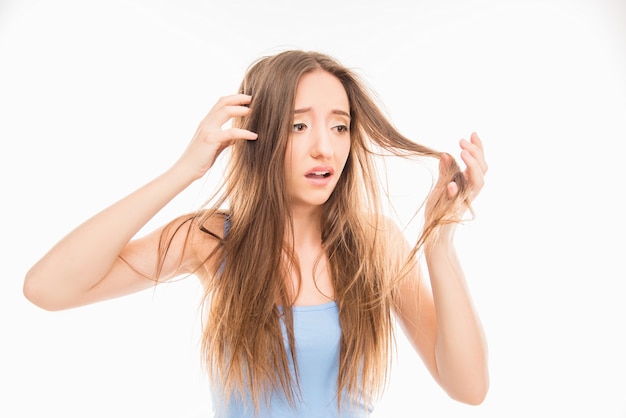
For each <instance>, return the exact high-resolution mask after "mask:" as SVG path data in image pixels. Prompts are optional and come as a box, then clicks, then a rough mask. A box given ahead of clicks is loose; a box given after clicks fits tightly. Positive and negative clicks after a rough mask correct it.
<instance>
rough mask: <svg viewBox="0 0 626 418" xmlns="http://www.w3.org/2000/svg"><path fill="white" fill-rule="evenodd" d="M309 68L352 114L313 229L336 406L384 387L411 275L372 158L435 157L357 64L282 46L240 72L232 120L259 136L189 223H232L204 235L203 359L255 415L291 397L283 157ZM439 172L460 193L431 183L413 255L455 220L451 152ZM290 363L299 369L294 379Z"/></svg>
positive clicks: (236, 152)
mask: <svg viewBox="0 0 626 418" xmlns="http://www.w3.org/2000/svg"><path fill="white" fill-rule="evenodd" d="M312 71H326V72H328V73H330V74H332V75H333V76H335V77H337V79H339V81H340V82H341V84H342V85H343V87H344V88H345V91H346V93H347V96H348V100H349V105H350V116H351V122H350V141H351V146H350V151H349V155H348V158H347V162H346V164H345V167H344V169H343V172H342V174H341V176H340V178H339V180H338V182H337V185H336V188H335V190H334V191H333V193H332V194H331V196H330V198H329V199H328V200H327V201H326V202H325V203H324V205H323V207H322V215H321V225H320V226H321V231H322V246H323V249H324V251H325V255H326V256H327V259H328V265H329V269H330V273H331V277H332V281H333V286H334V290H335V300H336V303H337V306H338V310H339V321H340V325H341V342H340V355H339V374H338V381H337V402H338V407H339V408H341V405H342V402H343V401H349V402H357V401H365V402H370V401H372V400H373V399H374V398H375V397H376V396H378V395H379V394H380V393H381V391H382V389H383V387H384V385H385V383H386V381H387V374H388V369H389V358H390V354H391V352H390V351H391V348H392V343H393V321H392V313H391V311H392V307H393V301H394V292H395V289H397V286H396V285H397V282H398V280H399V279H400V278H401V277H402V276H403V274H404V273H405V272H406V271H408V268H407V265H408V264H407V263H408V261H407V263H403V262H401V260H399V258H398V254H399V253H400V251H395V250H394V248H397V247H398V244H397V243H395V242H391V241H392V240H390V239H389V238H388V237H389V228H390V226H389V222H388V221H387V220H386V218H385V217H384V216H383V215H382V214H383V210H382V204H381V192H380V189H379V186H378V182H379V177H378V175H377V173H376V165H375V158H376V157H377V156H379V155H381V153H385V154H390V155H395V156H401V157H413V156H417V157H432V158H441V156H442V155H443V154H442V153H440V152H438V151H435V150H433V149H430V148H428V147H425V146H423V145H420V144H418V143H416V142H414V141H412V140H410V139H408V138H406V137H405V136H403V135H402V134H401V133H399V132H398V130H397V129H396V128H395V127H394V126H393V125H392V124H391V123H390V121H389V119H388V118H387V117H386V116H385V114H384V113H383V112H382V111H381V109H380V107H379V106H378V105H377V104H376V102H375V100H374V99H373V95H372V94H371V92H369V91H368V89H367V88H366V86H365V84H364V83H363V81H362V80H360V79H359V77H358V76H357V75H356V74H355V72H353V71H351V70H349V69H348V68H346V67H345V66H343V65H341V64H340V63H339V62H337V61H336V60H335V59H334V58H332V57H330V56H328V55H325V54H321V53H318V52H307V51H299V50H295V51H285V52H281V53H279V54H276V55H273V56H267V57H264V58H262V59H260V60H258V61H257V62H255V63H253V65H252V66H251V67H250V68H249V69H248V71H247V73H246V74H245V77H244V79H243V81H242V83H241V85H240V89H239V92H240V93H243V94H247V95H250V96H252V101H251V103H250V105H249V106H250V112H249V114H248V115H247V116H245V117H242V118H237V119H235V120H234V121H233V126H235V127H239V128H243V129H247V130H250V131H253V132H256V133H257V134H258V139H257V140H256V141H239V142H236V143H235V144H233V145H232V146H231V148H230V158H229V160H228V167H227V173H226V175H225V177H224V182H223V186H222V187H221V188H220V192H219V193H218V194H216V196H217V198H216V199H213V200H212V203H211V204H210V205H209V207H207V208H206V209H205V210H204V211H203V212H202V214H201V217H200V218H196V220H197V221H198V222H197V224H199V225H205V224H208V223H209V220H210V219H215V217H216V216H224V217H227V218H228V222H229V225H230V229H229V231H228V233H227V234H223V233H220V231H212V232H211V233H212V235H214V236H216V235H218V236H219V238H220V243H221V244H220V246H219V248H218V249H217V250H216V253H215V254H214V255H215V257H217V258H218V261H217V262H212V263H210V264H211V265H212V266H213V267H212V268H210V269H209V268H206V269H204V270H202V271H203V272H204V273H206V274H202V275H201V276H202V277H201V278H202V280H203V281H204V284H205V289H206V293H205V296H204V302H206V303H205V304H204V305H205V306H206V321H205V323H204V324H203V326H204V330H203V334H202V355H203V360H204V361H205V364H206V366H207V367H208V369H209V371H210V375H211V376H212V378H213V379H216V380H217V381H219V382H220V386H222V387H223V388H224V393H225V396H236V397H238V398H240V399H246V398H247V396H248V395H247V394H249V396H250V398H251V399H252V403H253V404H254V408H255V410H256V411H259V408H260V405H261V404H262V403H263V402H266V401H268V400H269V397H270V396H271V394H272V393H280V394H282V395H283V396H284V397H285V398H286V399H287V400H288V402H289V403H291V404H292V405H295V403H296V401H297V399H298V396H299V384H298V375H297V362H298V359H297V357H296V351H295V346H296V344H295V341H294V330H293V312H292V306H293V300H294V294H293V290H292V289H291V287H290V285H289V283H290V282H289V281H288V280H287V279H288V278H289V277H291V274H292V272H295V274H296V275H298V274H299V272H300V269H299V264H298V258H297V256H296V254H295V252H294V248H293V236H290V234H291V231H293V228H291V227H290V226H291V223H292V219H291V213H290V210H289V209H290V206H289V194H288V188H287V184H286V179H285V166H284V164H285V153H286V149H287V145H288V141H289V136H290V133H291V130H292V129H291V125H292V123H293V122H292V120H291V116H289V115H292V114H293V110H294V106H295V96H296V88H297V85H298V82H299V80H300V78H301V77H302V76H303V75H304V74H307V73H310V72H312ZM441 175H443V176H445V177H446V180H447V182H452V181H454V182H456V183H457V184H458V186H459V193H458V195H457V197H456V200H455V201H451V200H450V199H447V198H446V197H445V190H437V189H433V190H432V191H431V193H433V192H435V193H439V194H440V196H438V198H437V199H435V202H436V203H435V204H434V206H433V211H432V213H433V216H432V217H430V218H429V219H427V220H426V222H425V224H424V226H423V229H422V232H421V235H420V236H419V237H418V239H417V241H416V244H415V247H414V248H413V252H412V253H411V257H410V259H411V260H414V257H412V256H414V255H415V254H416V252H417V251H418V250H419V249H420V248H421V246H422V245H423V244H424V242H425V241H426V240H427V239H428V238H429V237H431V236H432V234H433V233H436V231H437V228H438V226H440V225H441V224H442V223H447V222H455V221H456V220H455V219H454V218H453V215H454V213H455V210H454V208H455V207H456V205H457V204H458V203H459V202H461V203H462V202H466V201H467V199H466V190H465V183H464V177H463V176H462V174H461V173H460V170H459V168H458V166H457V165H456V163H455V162H454V160H453V161H452V164H451V168H450V169H449V170H448V171H447V172H444V173H441ZM433 197H437V196H433ZM225 205H227V210H226V211H224V206H225ZM205 231H206V230H205ZM298 277H299V276H298ZM300 279H301V278H300ZM281 324H282V325H281ZM283 327H284V328H283ZM283 329H285V330H286V338H287V343H285V340H284V336H283ZM291 365H294V366H296V367H294V368H293V369H295V370H296V373H295V375H294V374H293V371H292V368H291V367H290V366H291Z"/></svg>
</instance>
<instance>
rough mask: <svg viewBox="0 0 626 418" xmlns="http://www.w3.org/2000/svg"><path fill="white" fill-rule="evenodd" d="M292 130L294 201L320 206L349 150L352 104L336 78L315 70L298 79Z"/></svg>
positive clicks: (288, 159) (289, 156) (288, 163)
mask: <svg viewBox="0 0 626 418" xmlns="http://www.w3.org/2000/svg"><path fill="white" fill-rule="evenodd" d="M292 129H293V130H292V132H291V135H290V137H289V143H288V145H287V151H286V153H285V170H286V175H287V182H288V187H289V190H290V194H291V203H292V206H293V207H294V209H296V208H297V207H301V208H303V209H306V208H307V207H309V208H311V207H315V206H321V205H322V204H324V203H325V202H326V201H327V200H328V198H329V197H330V195H331V193H332V192H333V190H334V189H335V186H336V185H337V181H338V180H339V177H340V176H341V173H342V171H343V167H344V166H345V164H346V160H347V158H348V153H349V152H350V104H349V101H348V95H347V94H346V91H345V89H344V88H343V85H342V84H341V82H340V81H339V79H338V78H337V77H335V76H333V75H331V74H330V73H328V72H326V71H323V70H315V71H313V72H310V73H306V74H304V75H303V76H302V77H301V78H300V81H299V82H298V86H297V89H296V105H295V109H294V113H293V126H292Z"/></svg>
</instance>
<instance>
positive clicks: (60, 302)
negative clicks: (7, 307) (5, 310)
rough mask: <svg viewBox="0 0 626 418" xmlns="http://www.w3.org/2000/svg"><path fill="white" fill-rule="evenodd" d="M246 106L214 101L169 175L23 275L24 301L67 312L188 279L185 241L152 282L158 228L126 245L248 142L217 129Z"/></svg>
mask: <svg viewBox="0 0 626 418" xmlns="http://www.w3.org/2000/svg"><path fill="white" fill-rule="evenodd" d="M250 100H251V97H250V96H247V95H242V94H237V95H232V96H226V97H223V98H221V99H220V100H219V101H218V102H217V104H216V105H215V106H214V107H213V108H212V109H211V111H210V112H209V113H208V114H207V116H206V117H205V118H204V119H203V120H202V121H201V122H200V124H199V126H198V129H197V131H196V133H195V135H194V137H193V139H192V140H191V142H190V143H189V145H188V146H187V148H186V149H185V151H184V152H183V154H182V155H181V157H180V158H179V159H178V160H177V161H176V162H175V163H174V164H173V165H172V167H171V168H169V169H168V170H167V171H165V172H164V173H163V174H161V175H160V176H158V177H157V178H155V179H154V180H152V181H151V182H149V183H148V184H146V185H145V186H143V187H141V188H139V189H138V190H136V191H134V192H133V193H131V194H129V195H128V196H126V197H124V198H123V199H121V200H119V201H118V202H116V203H114V204H113V205H111V206H109V207H108V208H106V209H104V210H103V211H101V212H99V213H98V214H96V215H95V216H93V217H91V218H90V219H88V220H87V221H85V222H84V223H82V224H81V225H79V226H78V227H77V228H76V229H74V230H73V231H71V232H70V233H69V234H68V235H66V236H65V237H64V238H62V239H61V240H60V241H59V242H58V243H57V244H56V245H55V246H54V247H53V248H52V249H51V250H50V251H49V252H48V253H47V254H45V255H44V256H43V257H42V258H41V259H40V260H39V261H38V262H37V263H36V264H35V265H34V266H33V267H32V268H31V269H30V270H29V271H28V273H27V274H26V278H25V280H24V288H23V290H24V295H25V296H26V298H28V299H29V300H30V301H31V302H33V303H34V304H36V305H38V306H40V307H42V308H44V309H48V310H60V309H67V308H72V307H76V306H80V305H85V304H89V303H94V302H97V301H101V300H105V299H110V298H113V297H118V296H122V295H125V294H129V293H132V292H136V291H139V290H142V289H145V288H147V287H150V286H152V285H154V280H157V279H158V280H167V279H169V278H171V277H174V276H176V275H178V274H181V273H185V272H188V271H190V269H192V264H193V260H192V259H193V251H185V247H186V245H188V243H189V241H188V240H186V239H182V238H180V237H175V239H174V240H173V241H172V245H171V248H170V253H171V255H170V256H168V257H167V258H166V259H165V264H164V265H163V268H162V270H161V271H160V272H159V274H158V275H157V269H156V265H157V259H158V245H159V238H160V235H161V232H162V230H163V228H159V229H158V230H156V231H154V232H152V233H150V234H148V235H146V236H145V237H142V238H138V239H135V240H133V237H135V235H136V234H137V233H138V232H139V230H140V229H141V228H142V227H143V226H144V225H145V224H146V223H147V222H148V221H149V220H150V219H151V218H152V217H153V216H154V215H156V214H157V213H158V212H159V211H160V210H161V209H162V208H163V207H164V206H165V205H166V204H167V203H168V202H169V201H171V200H172V199H173V198H174V197H175V196H176V195H178V194H179V193H180V192H182V191H183V190H184V189H185V188H186V187H188V186H189V185H190V184H191V183H193V182H194V181H195V180H197V179H199V178H201V177H202V176H203V175H204V174H205V173H206V172H207V171H208V170H209V169H210V168H211V167H212V166H213V163H214V162H215V159H216V158H217V157H218V155H219V154H220V153H221V152H222V151H223V150H224V149H225V148H226V147H228V146H229V145H230V144H231V143H232V142H233V141H235V140H240V139H243V140H254V139H256V137H257V135H256V134H255V133H253V132H250V131H247V130H242V129H236V128H230V129H225V130H223V129H222V125H224V124H225V123H226V122H227V121H228V120H229V119H231V118H233V117H238V116H244V115H247V113H248V112H249V108H248V107H247V106H245V105H247V104H249V103H250ZM176 222H178V223H182V222H183V220H182V219H178V220H176V221H175V223H176ZM173 226H174V227H176V225H173ZM131 240H132V241H131ZM129 263H130V264H129ZM131 264H132V267H131ZM157 276H158V277H157ZM151 279H153V280H151Z"/></svg>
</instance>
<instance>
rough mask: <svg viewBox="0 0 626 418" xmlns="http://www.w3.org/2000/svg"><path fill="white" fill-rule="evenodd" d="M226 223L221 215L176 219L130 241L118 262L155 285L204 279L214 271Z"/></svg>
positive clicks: (211, 214)
mask: <svg viewBox="0 0 626 418" xmlns="http://www.w3.org/2000/svg"><path fill="white" fill-rule="evenodd" d="M225 219H226V216H225V215H224V214H223V213H222V212H211V213H210V212H208V211H200V212H195V213H188V214H185V215H181V216H178V217H176V218H174V219H173V220H171V221H170V222H168V223H166V224H165V225H163V226H162V227H160V228H158V229H156V230H154V231H153V232H151V233H149V234H148V235H146V236H145V237H142V238H139V239H136V240H133V241H131V242H130V243H129V244H128V245H127V246H126V248H125V249H124V251H123V252H122V254H121V256H122V257H121V258H122V260H123V261H125V262H126V263H127V264H129V265H130V266H131V268H133V269H134V270H136V271H138V272H142V273H143V275H144V276H146V277H152V278H153V279H155V280H157V281H163V280H169V279H171V278H173V277H175V276H179V275H183V274H197V275H203V274H205V273H208V272H210V271H211V270H212V267H214V263H215V261H214V260H215V259H216V257H215V255H216V254H217V253H218V252H219V250H220V248H221V245H222V240H223V236H224V232H223V231H224V222H225ZM155 256H156V259H155Z"/></svg>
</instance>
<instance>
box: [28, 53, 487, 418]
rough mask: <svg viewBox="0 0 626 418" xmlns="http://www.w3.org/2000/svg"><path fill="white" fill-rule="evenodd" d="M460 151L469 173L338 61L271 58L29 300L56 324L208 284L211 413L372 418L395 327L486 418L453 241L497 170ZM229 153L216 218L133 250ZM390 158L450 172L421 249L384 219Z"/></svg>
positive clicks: (483, 368) (479, 352) (471, 318)
mask: <svg viewBox="0 0 626 418" xmlns="http://www.w3.org/2000/svg"><path fill="white" fill-rule="evenodd" d="M227 122H232V126H231V127H230V128H226V129H224V128H223V126H224V125H225V124H226V123H227ZM460 146H461V148H462V150H461V158H462V159H463V161H464V163H465V164H466V167H467V168H466V170H465V171H464V172H461V171H460V170H459V168H458V166H457V165H456V163H455V162H454V160H453V158H452V157H450V156H449V155H448V154H445V153H439V152H436V151H434V150H431V149H429V148H427V147H424V146H422V145H418V144H416V143H414V142H412V141H410V140H408V139H407V138H405V137H404V136H402V135H401V134H400V133H399V132H397V131H396V129H395V128H394V127H393V126H392V125H391V124H390V123H389V121H388V120H387V119H385V117H384V116H383V114H382V112H381V111H380V110H379V108H378V107H377V106H376V105H375V103H374V101H373V100H372V99H371V96H370V95H368V93H367V91H366V89H365V88H364V87H363V85H362V84H361V83H360V82H359V80H358V79H357V77H356V76H355V75H354V74H353V73H352V72H351V71H349V70H348V69H346V68H345V67H343V66H342V65H340V64H339V63H338V62H337V61H335V60H334V59H333V58H331V57H329V56H326V55H323V54H319V53H314V52H304V51H286V52H282V53H279V54H277V55H275V56H270V57H265V58H263V59H261V60H259V61H257V62H256V63H255V64H254V65H252V66H251V67H250V69H249V71H248V72H247V74H246V75H245V77H244V80H243V82H242V84H241V87H240V91H239V93H238V94H235V95H232V96H227V97H223V98H221V99H220V100H219V101H218V102H217V104H216V105H215V106H214V107H213V108H212V109H211V111H210V112H209V113H208V115H207V116H206V117H205V118H204V119H203V120H202V121H201V123H200V124H199V127H198V129H197V131H196V133H195V135H194V137H193V139H192V140H191V142H190V144H189V145H188V147H187V149H186V150H185V152H184V153H183V154H182V156H181V157H180V158H179V159H178V160H177V161H176V162H175V163H174V164H173V165H172V166H171V168H170V169H168V170H167V171H166V172H164V173H163V174H162V175H160V176H159V177H157V178H156V179H154V180H153V181H151V182H150V183H148V184H146V185H145V186H143V187H141V188H140V189H138V190H137V191H135V192H133V193H131V194H130V195H128V196H127V197H125V198H123V199H122V200H120V201H118V202H117V203H115V204H113V205H112V206H110V207H108V208H106V209H105V210H103V211H102V212H100V213H98V214H97V215H95V216H94V217H93V218H91V219H89V220H87V221H86V222H85V223H83V224H82V225H80V226H79V227H78V228H76V229H75V230H74V231H72V232H70V233H69V234H68V235H67V236H66V237H65V238H63V239H62V240H61V241H60V242H59V243H58V244H56V245H55V246H54V247H53V248H52V249H51V250H50V251H49V252H48V253H47V254H46V255H45V256H44V257H43V258H42V259H41V260H39V261H38V262H37V263H36V264H35V265H34V266H33V267H32V268H31V270H30V271H29V272H28V274H27V276H26V279H25V282H24V293H25V295H26V297H27V298H28V299H29V300H30V301H32V302H33V303H35V304H36V305H38V306H40V307H42V308H44V309H49V310H58V309H67V308H71V307H76V306H80V305H85V304H89V303H94V302H98V301H102V300H105V299H110V298H114V297H119V296H122V295H126V294H129V293H131V292H136V291H139V290H142V289H146V288H148V287H150V286H153V285H154V283H155V282H156V283H159V282H163V281H167V280H169V279H172V278H174V277H177V276H180V275H185V274H193V275H195V276H197V277H198V278H199V279H200V280H201V281H202V283H203V285H204V289H205V295H204V302H206V303H205V305H204V306H205V307H206V321H205V322H206V323H205V326H204V330H203V335H202V348H203V359H204V360H205V363H206V366H207V368H208V371H209V373H210V376H211V378H212V383H213V388H214V390H213V404H214V405H215V408H216V416H224V417H235V416H254V415H258V416H270V417H282V416H302V417H308V416H325V417H332V416H342V417H365V416H368V415H369V412H370V411H371V409H372V403H373V401H374V400H375V399H376V397H377V396H378V395H380V393H381V391H382V388H383V386H384V382H385V379H386V373H387V371H388V366H389V358H390V349H391V344H392V339H393V324H394V322H393V320H394V318H397V319H398V321H399V323H400V325H401V328H402V329H403V331H404V332H405V333H406V335H407V337H408V339H409V341H410V342H411V344H412V345H413V346H414V348H415V350H416V351H417V353H418V354H419V355H420V356H421V358H422V360H423V361H424V363H425V365H426V367H427V368H428V370H429V371H430V373H431V374H432V376H433V377H434V379H435V380H436V381H437V382H438V383H439V385H441V387H442V388H443V389H444V390H445V391H446V392H447V393H448V394H449V395H450V396H451V397H452V398H454V399H456V400H458V401H460V402H465V403H468V404H479V403H481V402H482V401H483V399H484V397H485V395H486V392H487V388H488V372H487V353H486V344H485V340H484V336H483V332H482V328H481V324H480V320H479V318H478V316H477V315H476V312H475V311H474V309H473V307H472V301H471V298H470V295H469V293H468V291H467V286H466V283H465V279H464V276H463V271H462V269H461V266H460V265H459V261H458V259H457V257H456V255H455V250H454V247H453V236H454V229H455V224H456V223H458V221H459V220H460V219H461V217H462V216H463V215H464V213H465V212H466V211H467V210H468V209H469V205H470V203H471V201H472V199H473V198H474V197H475V196H476V195H477V193H478V192H479V190H480V189H481V188H482V186H483V178H484V174H485V172H486V171H487V164H486V162H485V158H484V154H483V146H482V144H481V141H480V139H479V138H478V136H477V135H476V134H472V136H471V138H470V140H469V141H466V140H461V142H460ZM227 148H229V151H230V153H231V155H230V159H229V165H228V171H227V173H226V176H225V178H224V183H223V187H222V188H220V190H219V191H220V192H221V193H218V194H216V195H215V196H214V198H212V199H211V200H210V204H208V205H207V208H206V209H204V210H202V211H200V212H198V213H193V214H189V215H185V216H181V217H179V218H177V219H174V220H172V221H171V222H169V223H168V224H167V225H164V226H163V227H162V228H159V229H157V230H155V231H154V232H152V233H150V234H147V235H146V236H144V237H139V238H137V237H136V234H137V233H138V231H139V230H140V229H141V228H142V227H143V226H144V225H145V224H146V223H147V222H148V221H149V220H150V219H151V218H152V217H153V216H154V215H155V214H156V213H157V212H158V211H159V210H160V209H162V208H163V207H164V206H165V205H166V204H167V203H168V202H169V201H170V200H171V199H173V198H174V197H175V196H176V195H177V194H179V193H180V192H181V191H183V190H184V189H185V188H186V187H187V186H189V185H190V184H191V183H192V182H194V181H196V180H198V179H200V178H201V177H203V176H204V175H205V174H206V173H207V171H208V170H209V169H210V168H211V167H212V165H213V164H214V162H215V160H216V158H217V157H218V156H219V155H220V153H221V152H222V151H224V150H225V149H227ZM379 152H388V153H389V152H390V153H392V154H394V155H399V156H429V157H433V158H438V159H439V160H440V161H439V176H438V181H437V184H436V185H435V187H434V188H433V190H431V191H430V194H429V196H428V199H427V201H426V205H425V211H424V216H425V220H424V228H423V231H422V234H421V236H420V237H418V239H417V244H416V245H415V246H414V247H413V248H411V246H410V245H409V244H408V242H407V240H406V239H405V238H404V236H403V234H402V232H401V231H400V230H399V229H398V228H397V227H396V226H395V225H394V224H393V222H391V221H390V220H388V219H387V218H386V217H384V216H383V215H382V212H383V211H382V210H381V205H380V198H379V196H378V187H377V184H376V181H377V178H378V177H377V175H376V172H375V170H374V168H375V165H374V161H373V159H374V156H375V155H376V154H377V153H379ZM418 252H419V254H422V252H423V255H424V257H423V259H424V260H425V263H426V266H427V270H428V279H429V281H430V286H429V285H428V284H427V283H426V282H425V281H424V280H425V279H424V277H423V273H422V272H421V269H420V266H419V263H418V257H417V254H418Z"/></svg>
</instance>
